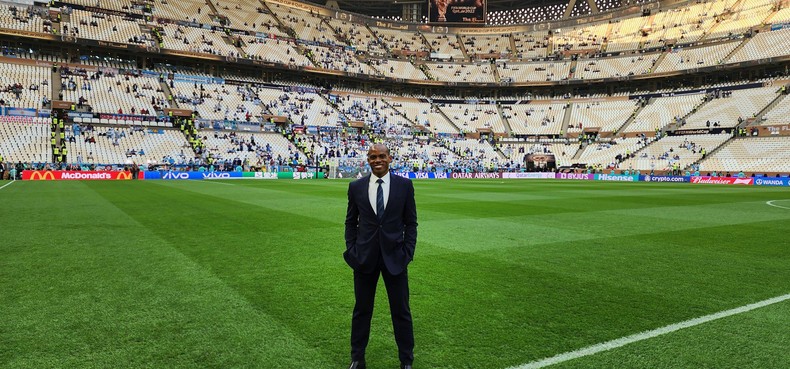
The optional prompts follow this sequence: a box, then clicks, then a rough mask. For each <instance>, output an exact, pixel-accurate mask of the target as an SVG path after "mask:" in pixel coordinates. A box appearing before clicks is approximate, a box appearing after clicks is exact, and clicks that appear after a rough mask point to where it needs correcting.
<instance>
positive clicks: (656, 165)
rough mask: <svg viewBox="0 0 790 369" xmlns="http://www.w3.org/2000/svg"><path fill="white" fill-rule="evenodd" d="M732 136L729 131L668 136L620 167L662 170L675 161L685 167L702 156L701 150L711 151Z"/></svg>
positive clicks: (650, 145) (635, 153) (647, 147)
mask: <svg viewBox="0 0 790 369" xmlns="http://www.w3.org/2000/svg"><path fill="white" fill-rule="evenodd" d="M731 137H732V135H731V134H729V133H720V134H710V135H709V134H700V135H688V136H668V137H664V138H662V139H660V140H658V141H655V142H653V143H651V144H649V145H647V146H646V147H645V148H644V149H643V150H641V151H639V152H634V151H631V153H632V154H634V157H633V158H631V159H628V160H625V161H624V162H623V163H621V164H620V169H636V170H640V171H653V170H656V171H662V170H667V169H670V168H671V165H672V164H673V163H677V164H679V165H680V168H685V167H687V166H689V165H691V164H692V163H694V162H696V161H698V160H699V159H701V158H702V153H701V152H700V150H702V149H705V151H706V152H708V153H710V152H712V151H713V150H715V149H716V148H717V147H719V146H721V144H723V143H724V142H726V141H727V140H728V139H730V138H731Z"/></svg>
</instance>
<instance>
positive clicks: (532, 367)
mask: <svg viewBox="0 0 790 369" xmlns="http://www.w3.org/2000/svg"><path fill="white" fill-rule="evenodd" d="M787 300H790V293H788V294H786V295H782V296H777V297H774V298H770V299H767V300H763V301H760V302H755V303H753V304H749V305H744V306H741V307H737V308H734V309H730V310H725V311H720V312H718V313H714V314H710V315H705V316H701V317H699V318H694V319H691V320H686V321H684V322H680V323H675V324H671V325H668V326H666V327H661V328H658V329H654V330H651V331H646V332H641V333H637V334H632V335H630V336H626V337H622V338H618V339H614V340H611V341H607V342H603V343H599V344H596V345H592V346H588V347H585V348H582V349H579V350H575V351H569V352H566V353H562V354H559V355H556V356H552V357H549V358H545V359H541V360H538V361H533V362H531V363H527V364H522V365H519V366H514V367H510V368H509V369H538V368H543V367H547V366H549V365H554V364H559V363H562V362H565V361H568V360H573V359H578V358H581V357H584V356H589V355H594V354H597V353H600V352H604V351H608V350H612V349H615V348H618V347H623V346H625V345H628V344H631V343H634V342H639V341H644V340H647V339H650V338H655V337H658V336H661V335H665V334H668V333H672V332H675V331H679V330H681V329H683V328H689V327H694V326H697V325H700V324H704V323H708V322H711V321H714V320H717V319H721V318H726V317H729V316H733V315H737V314H742V313H745V312H748V311H752V310H755V309H759V308H762V307H766V306H769V305H773V304H777V303H780V302H783V301H787Z"/></svg>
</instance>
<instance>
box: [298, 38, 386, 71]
mask: <svg viewBox="0 0 790 369" xmlns="http://www.w3.org/2000/svg"><path fill="white" fill-rule="evenodd" d="M305 47H306V48H308V49H310V51H312V52H313V56H314V58H315V60H316V61H317V62H318V67H319V68H324V69H334V70H338V71H341V72H350V73H360V74H370V75H378V74H380V73H379V72H378V71H377V70H375V69H373V67H371V66H370V65H368V64H365V63H361V62H360V61H359V60H358V59H357V57H356V56H355V55H354V53H353V52H352V51H350V50H347V49H345V48H342V47H333V48H329V47H324V46H315V45H305Z"/></svg>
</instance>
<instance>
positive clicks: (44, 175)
mask: <svg viewBox="0 0 790 369" xmlns="http://www.w3.org/2000/svg"><path fill="white" fill-rule="evenodd" d="M30 180H31V181H46V180H51V181H54V180H55V174H54V173H52V172H50V171H45V172H42V171H38V170H36V171H33V174H31V175H30Z"/></svg>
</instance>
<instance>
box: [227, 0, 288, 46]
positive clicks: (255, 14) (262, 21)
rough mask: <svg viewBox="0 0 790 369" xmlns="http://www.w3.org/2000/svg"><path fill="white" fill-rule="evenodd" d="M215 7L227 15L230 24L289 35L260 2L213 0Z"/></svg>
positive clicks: (257, 30) (252, 29)
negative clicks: (279, 27)
mask: <svg viewBox="0 0 790 369" xmlns="http://www.w3.org/2000/svg"><path fill="white" fill-rule="evenodd" d="M213 4H214V7H216V8H217V11H219V12H220V13H221V14H222V15H224V16H227V17H228V20H229V21H230V26H231V27H233V28H236V29H245V30H251V31H255V32H261V33H266V34H274V35H277V36H283V37H287V36H288V35H287V34H286V33H285V32H282V31H280V30H279V29H278V28H277V20H276V19H274V16H272V15H271V14H269V13H268V12H266V11H265V9H264V8H263V7H262V6H261V4H260V3H258V2H254V1H253V2H248V1H234V2H228V1H217V0H214V1H213Z"/></svg>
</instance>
